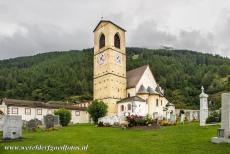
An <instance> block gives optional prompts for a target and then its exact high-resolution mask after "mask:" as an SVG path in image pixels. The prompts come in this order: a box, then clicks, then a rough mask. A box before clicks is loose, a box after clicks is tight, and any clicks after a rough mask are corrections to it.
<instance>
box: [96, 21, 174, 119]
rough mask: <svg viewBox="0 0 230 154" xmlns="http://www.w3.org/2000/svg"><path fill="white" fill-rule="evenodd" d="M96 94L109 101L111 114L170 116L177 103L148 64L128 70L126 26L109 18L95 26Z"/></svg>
mask: <svg viewBox="0 0 230 154" xmlns="http://www.w3.org/2000/svg"><path fill="white" fill-rule="evenodd" d="M93 32H94V72H93V77H94V78H93V98H94V100H96V99H97V100H102V101H103V102H105V103H106V104H107V105H108V113H107V115H108V116H115V115H118V116H122V115H132V114H133V115H139V116H146V115H150V116H151V117H153V118H160V119H163V118H170V115H175V106H174V105H173V104H172V103H170V102H169V101H168V100H167V99H166V97H165V95H164V90H163V89H162V88H161V87H160V85H159V84H157V82H156V80H155V78H154V75H153V74H152V72H151V70H150V67H149V65H144V66H141V67H139V68H136V69H134V70H130V71H128V72H127V71H126V46H125V32H126V30H125V29H123V28H121V27H120V26H118V25H116V24H115V23H113V22H111V21H108V20H101V21H100V22H99V23H98V25H97V26H96V28H95V29H94V31H93Z"/></svg>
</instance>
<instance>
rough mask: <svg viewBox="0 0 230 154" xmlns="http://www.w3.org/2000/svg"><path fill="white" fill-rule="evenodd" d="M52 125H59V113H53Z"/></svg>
mask: <svg viewBox="0 0 230 154" xmlns="http://www.w3.org/2000/svg"><path fill="white" fill-rule="evenodd" d="M54 126H60V119H59V115H54Z"/></svg>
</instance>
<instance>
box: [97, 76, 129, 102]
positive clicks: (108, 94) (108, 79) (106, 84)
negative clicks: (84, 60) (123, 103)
mask: <svg viewBox="0 0 230 154" xmlns="http://www.w3.org/2000/svg"><path fill="white" fill-rule="evenodd" d="M125 85H126V79H125V78H120V77H117V76H114V75H111V74H108V75H104V76H102V77H100V78H96V79H94V99H104V98H119V99H120V98H125V97H126V88H125Z"/></svg>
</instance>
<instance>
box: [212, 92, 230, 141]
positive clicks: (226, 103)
mask: <svg viewBox="0 0 230 154" xmlns="http://www.w3.org/2000/svg"><path fill="white" fill-rule="evenodd" d="M211 141H212V143H230V93H223V94H222V95H221V128H219V129H218V135H217V137H213V138H212V140H211Z"/></svg>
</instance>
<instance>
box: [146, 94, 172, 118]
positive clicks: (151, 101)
mask: <svg viewBox="0 0 230 154" xmlns="http://www.w3.org/2000/svg"><path fill="white" fill-rule="evenodd" d="M157 99H158V106H157ZM147 101H148V107H149V109H148V114H149V115H150V116H153V113H156V112H157V115H158V118H160V119H162V118H163V117H166V112H164V111H163V108H164V107H165V106H166V104H167V103H168V100H167V99H165V98H164V97H161V96H159V95H150V96H149V98H148V100H147ZM161 101H162V104H161Z"/></svg>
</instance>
